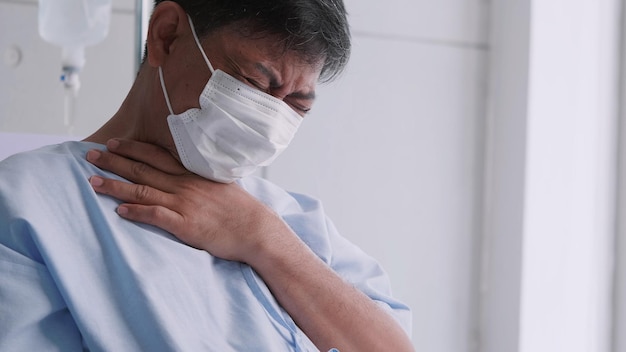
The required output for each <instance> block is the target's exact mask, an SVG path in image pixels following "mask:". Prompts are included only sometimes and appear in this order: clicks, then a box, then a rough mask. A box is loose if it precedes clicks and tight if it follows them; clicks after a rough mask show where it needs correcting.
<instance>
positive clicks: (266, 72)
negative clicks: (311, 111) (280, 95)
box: [254, 62, 315, 100]
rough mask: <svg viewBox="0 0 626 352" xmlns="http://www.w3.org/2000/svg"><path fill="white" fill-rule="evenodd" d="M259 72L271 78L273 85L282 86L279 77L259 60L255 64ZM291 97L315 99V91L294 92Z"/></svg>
mask: <svg viewBox="0 0 626 352" xmlns="http://www.w3.org/2000/svg"><path fill="white" fill-rule="evenodd" d="M254 66H255V67H256V68H257V70H259V72H261V73H262V74H263V75H264V76H266V77H267V78H268V79H269V80H270V85H271V86H273V87H276V86H280V85H281V84H280V83H279V82H278V77H276V75H274V73H273V72H272V71H270V70H269V69H268V68H267V67H265V65H263V64H262V63H260V62H257V63H256V64H255V65H254ZM289 95H290V96H291V97H293V98H296V99H304V100H315V91H311V92H308V93H302V92H293V93H291V94H289Z"/></svg>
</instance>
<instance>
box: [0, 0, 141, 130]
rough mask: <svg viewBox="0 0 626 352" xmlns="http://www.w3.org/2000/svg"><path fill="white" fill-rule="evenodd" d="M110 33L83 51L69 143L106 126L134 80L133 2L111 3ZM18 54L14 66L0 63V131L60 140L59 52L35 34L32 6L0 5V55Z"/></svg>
mask: <svg viewBox="0 0 626 352" xmlns="http://www.w3.org/2000/svg"><path fill="white" fill-rule="evenodd" d="M113 3H114V12H113V16H112V19H111V26H110V32H109V35H108V36H107V38H106V39H105V40H104V41H103V42H102V43H100V44H98V45H96V46H94V47H89V48H87V51H86V58H87V63H86V66H85V68H84V70H83V73H82V74H81V81H82V86H81V90H80V92H79V96H78V103H77V106H76V126H75V130H74V132H73V136H72V137H73V138H77V137H85V136H87V135H89V134H90V133H92V132H94V131H95V129H96V128H97V127H98V126H100V125H102V124H103V123H104V122H105V121H107V120H108V119H109V118H110V117H111V116H112V115H113V113H114V112H115V111H117V108H118V107H119V105H120V103H121V102H122V100H123V99H124V97H125V96H126V93H127V92H128V89H129V88H130V85H131V84H132V82H133V80H134V72H135V67H134V59H135V57H134V56H133V55H134V52H135V51H134V50H135V49H134V45H135V36H134V33H135V14H134V0H116V1H114V2H113ZM15 50H17V51H18V52H19V53H20V57H21V58H20V60H19V63H17V64H16V65H9V64H7V62H6V61H4V62H3V63H0V131H5V132H26V133H35V134H53V135H66V134H67V130H66V128H65V126H64V123H63V113H64V108H63V88H62V86H61V84H60V83H59V76H60V72H61V64H60V60H61V49H60V48H59V47H56V46H54V45H52V44H49V43H47V42H45V41H44V40H43V39H41V37H40V36H39V33H38V24H37V2H36V1H33V0H12V1H3V0H0V55H2V56H5V55H7V53H8V52H9V51H15Z"/></svg>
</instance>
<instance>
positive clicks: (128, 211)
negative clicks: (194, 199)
mask: <svg viewBox="0 0 626 352" xmlns="http://www.w3.org/2000/svg"><path fill="white" fill-rule="evenodd" d="M117 213H118V214H119V215H120V216H121V217H123V218H124V219H128V220H132V221H137V222H141V223H144V224H148V225H153V226H156V227H159V228H161V229H163V230H165V231H167V232H169V233H171V234H173V235H176V234H177V233H179V231H180V229H181V228H182V222H183V218H182V216H181V215H180V214H178V213H177V212H175V211H173V210H170V209H168V208H166V207H162V206H158V205H141V204H122V205H120V206H119V207H118V208H117Z"/></svg>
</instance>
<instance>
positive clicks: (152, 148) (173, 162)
mask: <svg viewBox="0 0 626 352" xmlns="http://www.w3.org/2000/svg"><path fill="white" fill-rule="evenodd" d="M107 149H108V150H109V151H111V152H113V153H116V154H119V155H122V156H125V157H127V158H130V159H133V160H136V161H141V162H143V163H145V164H148V165H150V166H152V167H153V168H155V169H157V170H161V171H163V172H166V173H168V174H173V175H182V174H185V173H188V171H187V169H185V167H184V166H183V165H182V164H181V163H180V161H179V160H178V159H177V155H178V154H176V153H175V151H174V153H172V152H170V151H168V150H167V149H165V148H161V147H159V146H157V145H154V144H150V143H143V142H137V141H133V140H128V139H118V138H115V139H110V140H109V141H108V142H107Z"/></svg>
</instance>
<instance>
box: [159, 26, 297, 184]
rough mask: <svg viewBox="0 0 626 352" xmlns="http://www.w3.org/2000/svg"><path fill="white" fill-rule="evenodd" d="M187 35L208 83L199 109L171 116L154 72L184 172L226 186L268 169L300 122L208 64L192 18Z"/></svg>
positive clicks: (284, 107) (270, 98)
mask: <svg viewBox="0 0 626 352" xmlns="http://www.w3.org/2000/svg"><path fill="white" fill-rule="evenodd" d="M189 24H190V25H191V31H192V33H193V36H194V38H195V41H196V44H197V45H198V48H200V52H201V53H202V56H203V57H204V61H206V63H207V66H208V67H209V70H210V71H211V78H210V79H209V82H208V83H207V84H206V86H205V87H204V90H203V91H202V94H201V95H200V99H199V103H200V108H199V109H196V108H194V109H189V110H187V111H185V112H183V113H181V114H178V115H176V114H174V111H173V110H172V105H171V104H170V99H169V96H168V94H167V90H166V89H165V82H164V79H163V70H162V69H161V67H159V77H160V79H161V87H162V88H163V94H164V95H165V101H166V103H167V107H168V108H169V110H170V115H169V116H168V117H167V122H168V124H169V128H170V132H171V133H172V137H173V138H174V143H176V149H177V150H178V155H179V157H180V160H181V161H182V163H183V165H184V166H185V168H186V169H187V170H189V171H191V172H194V173H196V174H198V175H200V176H203V177H206V178H208V179H211V180H213V181H218V182H223V183H230V182H232V181H234V180H236V179H238V178H241V177H244V176H248V175H250V174H252V173H253V172H254V171H256V170H257V169H258V168H259V167H261V166H267V165H269V164H271V163H272V161H274V159H276V157H278V155H279V154H280V153H281V152H282V151H283V150H285V148H287V145H289V142H291V139H292V138H293V136H294V135H295V133H296V131H297V130H298V127H299V126H300V123H301V121H302V117H301V116H300V115H298V114H297V113H296V112H295V111H294V110H293V109H292V108H290V107H289V105H287V104H286V103H285V102H283V101H282V100H280V99H277V98H275V97H273V96H271V95H269V94H266V93H264V92H261V91H259V90H257V89H254V88H252V87H249V86H247V85H246V84H244V83H243V82H241V81H239V80H237V79H236V78H234V77H232V76H230V75H228V74H227V73H225V72H223V71H221V70H214V69H213V66H212V65H211V63H210V62H209V59H208V58H207V56H206V54H205V53H204V50H203V49H202V46H201V45H200V41H199V40H198V36H197V35H196V32H195V29H194V27H193V23H192V22H191V18H189Z"/></svg>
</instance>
